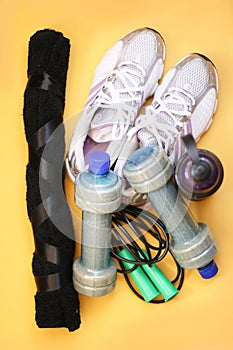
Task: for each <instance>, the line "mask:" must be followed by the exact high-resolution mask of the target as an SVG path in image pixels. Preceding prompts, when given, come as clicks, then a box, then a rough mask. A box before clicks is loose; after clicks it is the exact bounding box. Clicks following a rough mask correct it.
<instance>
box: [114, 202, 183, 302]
mask: <svg viewBox="0 0 233 350" xmlns="http://www.w3.org/2000/svg"><path fill="white" fill-rule="evenodd" d="M125 224H127V225H128V227H129V228H127V229H126V228H125ZM146 236H149V237H148V238H150V241H148V239H146ZM137 241H138V243H137ZM152 242H156V244H154V243H153V244H152ZM142 245H143V247H144V249H145V250H146V252H147V255H148V257H147V256H146V255H145V253H144V251H143V249H142V248H141V246H142ZM125 248H126V249H128V251H129V252H130V253H131V255H132V256H133V258H134V260H129V259H126V258H123V257H122V256H120V255H119V252H120V251H121V249H125ZM155 253H156V254H155ZM168 253H170V255H171V256H172V258H173V261H174V264H175V266H176V270H177V272H176V276H175V277H174V278H173V280H172V281H171V282H172V283H173V284H174V285H175V284H177V286H176V288H177V289H178V290H180V289H181V288H182V285H183V282H184V269H183V268H182V267H181V266H180V265H179V264H178V262H177V261H176V259H175V258H174V256H173V255H172V253H171V251H170V250H169V234H168V233H167V231H166V227H165V225H164V224H163V222H162V221H161V220H160V219H159V218H158V217H157V216H155V215H154V214H152V213H150V212H149V211H146V210H142V209H140V208H137V207H133V206H128V207H126V208H125V209H123V210H122V211H120V212H117V213H114V214H113V226H112V248H111V255H112V257H113V258H115V259H116V260H117V261H118V263H119V265H120V269H119V268H118V272H119V273H122V274H123V276H124V278H125V280H126V282H127V284H128V286H129V287H130V289H131V290H132V292H133V293H134V294H135V295H136V296H137V297H138V298H140V299H142V300H144V298H143V297H142V295H141V294H140V293H139V292H138V291H137V290H136V288H135V287H134V286H133V284H132V282H131V279H130V277H129V274H130V272H132V271H134V270H135V269H136V268H137V266H140V265H143V264H147V265H152V264H155V263H158V262H160V261H161V260H163V259H164V258H165V257H166V255H167V254H168ZM154 254H155V256H154V257H152V256H153V255H154ZM124 261H125V262H127V263H131V264H132V265H133V267H132V268H130V269H126V268H125V267H124V264H123V262H124ZM164 302H165V300H164V299H153V300H151V301H150V303H153V304H161V303H164Z"/></svg>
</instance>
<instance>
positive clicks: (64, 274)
mask: <svg viewBox="0 0 233 350" xmlns="http://www.w3.org/2000/svg"><path fill="white" fill-rule="evenodd" d="M71 271H72V268H71V267H70V266H69V267H68V268H67V269H65V270H63V271H61V272H57V273H53V274H51V275H46V276H35V282H36V287H37V290H38V292H53V291H55V290H57V289H60V288H63V287H65V286H67V285H68V284H69V283H70V282H71V280H72V272H71Z"/></svg>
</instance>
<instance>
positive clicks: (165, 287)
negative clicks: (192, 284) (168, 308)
mask: <svg viewBox="0 0 233 350" xmlns="http://www.w3.org/2000/svg"><path fill="white" fill-rule="evenodd" d="M143 252H144V254H145V256H146V257H147V258H149V256H148V254H147V252H146V251H145V250H143ZM141 257H142V255H141ZM141 266H142V269H143V270H144V271H145V272H146V273H147V275H148V276H149V277H150V279H151V281H152V282H153V284H154V285H155V286H156V288H157V289H158V290H159V291H160V293H161V294H162V296H163V297H164V299H165V301H168V300H170V299H171V298H173V297H174V296H175V295H176V294H177V293H178V292H179V291H178V290H177V289H176V288H175V287H174V285H173V284H172V283H171V282H170V281H169V279H168V278H167V277H166V276H165V275H164V274H163V272H162V271H161V270H160V269H159V268H158V267H157V266H156V264H152V265H151V266H149V265H148V264H143V265H141Z"/></svg>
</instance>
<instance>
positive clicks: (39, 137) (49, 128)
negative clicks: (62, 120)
mask: <svg viewBox="0 0 233 350" xmlns="http://www.w3.org/2000/svg"><path fill="white" fill-rule="evenodd" d="M57 127H58V123H57V118H53V119H50V120H49V121H48V123H46V124H44V125H43V126H42V127H41V128H40V129H38V130H37V131H36V132H35V133H34V134H33V135H32V137H31V138H30V141H29V145H30V147H31V148H32V149H33V150H34V151H38V150H39V149H40V148H41V147H43V146H45V145H46V143H47V142H48V141H49V138H50V137H51V135H52V133H53V132H54V130H55V129H56V128H57Z"/></svg>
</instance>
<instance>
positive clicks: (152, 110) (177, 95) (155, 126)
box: [128, 87, 195, 153]
mask: <svg viewBox="0 0 233 350" xmlns="http://www.w3.org/2000/svg"><path fill="white" fill-rule="evenodd" d="M194 104H195V99H194V97H193V96H192V95H191V94H189V93H188V92H187V91H185V90H183V89H180V88H177V87H172V88H169V90H168V92H167V93H166V94H165V96H164V98H163V99H161V98H160V97H156V98H155V100H154V101H153V105H150V106H147V107H146V109H145V114H142V115H140V116H139V117H138V118H137V119H136V122H135V127H133V128H132V129H131V130H130V131H129V132H128V137H132V136H133V135H134V134H135V133H137V132H138V131H139V130H141V129H143V128H145V129H147V130H148V131H149V132H150V133H151V134H152V136H153V137H154V138H155V140H156V143H157V144H158V146H160V147H162V148H163V149H164V151H165V152H167V153H168V152H169V147H170V146H171V145H172V144H174V141H175V140H176V138H177V137H178V134H179V131H180V130H182V128H183V125H184V122H185V121H186V120H188V119H189V118H190V117H191V113H192V106H193V105H194ZM161 113H163V114H164V113H165V114H166V118H164V117H159V118H158V116H159V114H161ZM168 120H169V123H168Z"/></svg>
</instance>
